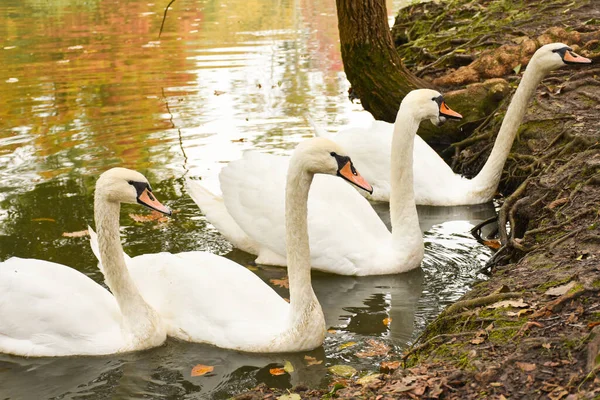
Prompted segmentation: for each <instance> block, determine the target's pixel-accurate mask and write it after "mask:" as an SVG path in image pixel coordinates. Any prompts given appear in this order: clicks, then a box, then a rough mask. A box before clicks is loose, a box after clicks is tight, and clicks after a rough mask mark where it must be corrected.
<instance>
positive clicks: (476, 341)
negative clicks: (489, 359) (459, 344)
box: [471, 336, 485, 344]
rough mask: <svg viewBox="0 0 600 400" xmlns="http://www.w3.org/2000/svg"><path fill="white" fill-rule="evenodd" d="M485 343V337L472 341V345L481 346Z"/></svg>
mask: <svg viewBox="0 0 600 400" xmlns="http://www.w3.org/2000/svg"><path fill="white" fill-rule="evenodd" d="M483 342H485V337H483V336H478V337H476V338H474V339H471V344H481V343H483Z"/></svg>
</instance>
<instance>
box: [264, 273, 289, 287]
mask: <svg viewBox="0 0 600 400" xmlns="http://www.w3.org/2000/svg"><path fill="white" fill-rule="evenodd" d="M269 282H271V283H272V284H273V285H275V286H279V287H282V288H286V289H289V288H290V279H289V278H288V277H287V276H284V277H283V278H281V279H269Z"/></svg>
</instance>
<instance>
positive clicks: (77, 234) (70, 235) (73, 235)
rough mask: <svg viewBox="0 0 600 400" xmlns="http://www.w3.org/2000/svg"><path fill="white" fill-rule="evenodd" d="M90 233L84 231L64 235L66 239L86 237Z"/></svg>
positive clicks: (64, 233)
mask: <svg viewBox="0 0 600 400" xmlns="http://www.w3.org/2000/svg"><path fill="white" fill-rule="evenodd" d="M89 234H90V233H89V232H88V230H87V229H86V230H83V231H77V232H63V233H62V235H63V236H64V237H84V236H88V235H89Z"/></svg>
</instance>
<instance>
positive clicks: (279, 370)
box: [269, 368, 285, 376]
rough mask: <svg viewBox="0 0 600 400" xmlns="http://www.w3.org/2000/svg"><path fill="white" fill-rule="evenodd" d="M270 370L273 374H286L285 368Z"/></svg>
mask: <svg viewBox="0 0 600 400" xmlns="http://www.w3.org/2000/svg"><path fill="white" fill-rule="evenodd" d="M269 372H270V373H271V375H275V376H277V375H283V374H285V369H283V368H271V369H269Z"/></svg>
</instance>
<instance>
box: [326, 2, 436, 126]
mask: <svg viewBox="0 0 600 400" xmlns="http://www.w3.org/2000/svg"><path fill="white" fill-rule="evenodd" d="M336 5H337V14H338V29H339V31H340V46H341V50H342V61H343V62H344V70H345V72H346V76H347V77H348V80H349V81H350V83H351V84H352V90H353V93H354V94H355V95H356V96H357V97H358V98H360V100H361V102H362V106H363V107H364V108H365V110H367V111H369V112H370V113H371V114H372V115H373V117H375V119H379V120H384V121H388V122H394V120H395V119H396V114H397V113H398V107H399V106H400V102H401V101H402V99H403V98H404V96H405V95H406V94H407V93H408V92H410V91H411V90H413V89H417V88H427V87H431V85H430V84H429V83H428V82H425V81H423V80H421V79H419V78H417V77H416V76H414V75H413V74H411V73H410V72H409V71H408V70H407V69H406V68H405V67H404V65H403V64H402V60H401V59H400V56H399V55H398V53H397V52H396V49H395V48H394V43H393V42H392V35H391V33H390V28H389V26H388V22H387V9H386V5H385V0H359V1H356V0H336Z"/></svg>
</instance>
